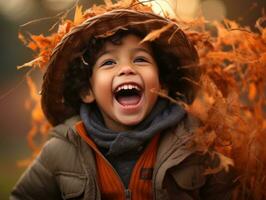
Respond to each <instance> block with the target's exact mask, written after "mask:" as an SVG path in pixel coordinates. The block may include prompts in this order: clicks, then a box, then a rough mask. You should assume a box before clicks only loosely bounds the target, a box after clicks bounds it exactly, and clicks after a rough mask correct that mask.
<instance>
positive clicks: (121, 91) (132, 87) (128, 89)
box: [114, 84, 142, 106]
mask: <svg viewBox="0 0 266 200" xmlns="http://www.w3.org/2000/svg"><path fill="white" fill-rule="evenodd" d="M114 96H115V99H116V101H117V102H118V103H119V104H121V105H123V106H132V105H137V104H138V103H139V102H140V100H141V97H142V88H141V87H140V86H139V85H136V84H124V85H120V86H119V87H117V88H116V90H115V91H114Z"/></svg>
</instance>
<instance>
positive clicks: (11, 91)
mask: <svg viewBox="0 0 266 200" xmlns="http://www.w3.org/2000/svg"><path fill="white" fill-rule="evenodd" d="M166 1H167V0H157V1H156V2H157V3H159V4H160V5H161V6H165V7H167V6H168V7H169V6H171V7H172V8H174V10H175V11H176V13H177V15H178V17H180V18H182V19H188V20H189V19H193V18H196V17H197V16H199V15H200V13H201V14H203V15H204V17H205V18H206V19H208V20H222V19H224V18H228V19H232V20H235V21H237V22H238V23H239V24H241V25H242V26H250V27H252V26H254V24H255V22H256V19H258V18H259V17H260V16H261V15H262V11H263V10H264V11H266V10H265V9H266V1H265V0H256V1H255V0H234V1H232V0H169V1H168V2H166ZM101 2H102V1H101V0H80V1H79V3H80V4H82V5H83V7H85V8H88V7H90V6H91V5H92V4H94V3H96V4H99V3H101ZM75 3H76V0H8V1H6V0H0V51H1V52H0V199H1V200H5V199H8V195H9V193H10V190H11V188H12V187H13V186H14V184H15V182H16V181H17V180H18V178H19V177H20V175H21V174H22V172H23V171H24V170H25V168H23V167H18V166H17V161H19V160H23V159H26V158H28V157H30V155H31V151H30V149H29V148H28V145H27V133H28V131H29V130H30V127H31V122H30V119H31V113H30V111H29V110H27V109H26V105H25V104H26V103H25V102H26V100H27V98H29V90H28V87H27V84H26V81H25V74H26V73H27V71H28V70H29V68H23V69H21V70H17V68H16V66H18V65H22V64H23V63H25V62H28V61H30V60H32V56H33V53H32V52H31V51H30V50H29V49H27V48H26V47H24V46H23V44H22V43H21V42H20V41H19V39H18V32H19V31H23V32H24V33H25V32H30V33H32V34H41V33H43V34H44V35H45V33H48V31H47V30H49V29H50V28H51V26H52V25H53V24H54V23H55V22H56V21H57V20H58V18H53V17H54V16H56V15H57V14H58V13H60V12H62V11H65V10H67V9H71V8H73V6H74V5H75ZM157 5H158V4H157ZM154 9H155V10H156V9H158V8H156V7H154ZM72 10H73V9H72ZM158 12H159V9H158ZM169 12H171V11H169ZM170 14H171V13H170ZM72 15H73V12H72ZM69 16H70V17H71V12H70V15H69ZM39 18H43V20H41V21H38V22H37V23H31V24H30V25H27V26H22V25H23V24H25V23H27V22H29V21H32V20H34V19H39ZM46 18H47V19H46ZM253 30H254V31H256V30H255V29H253ZM33 76H34V78H35V80H37V82H38V83H39V84H40V83H41V77H40V74H39V73H37V72H34V73H33Z"/></svg>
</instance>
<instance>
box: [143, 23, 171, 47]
mask: <svg viewBox="0 0 266 200" xmlns="http://www.w3.org/2000/svg"><path fill="white" fill-rule="evenodd" d="M173 25H174V24H173V23H170V24H167V25H166V26H164V27H162V28H160V29H157V30H154V31H152V32H150V33H149V34H148V35H146V37H145V38H143V39H142V40H141V42H140V44H142V43H144V42H146V41H154V40H155V39H156V38H159V37H160V35H161V34H162V33H163V32H165V31H167V30H168V29H169V28H171V27H172V26H173Z"/></svg>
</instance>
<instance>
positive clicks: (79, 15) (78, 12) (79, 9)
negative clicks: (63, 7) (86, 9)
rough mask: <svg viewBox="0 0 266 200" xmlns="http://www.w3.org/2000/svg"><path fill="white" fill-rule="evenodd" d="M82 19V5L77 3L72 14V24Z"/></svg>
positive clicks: (78, 22) (76, 23)
mask: <svg viewBox="0 0 266 200" xmlns="http://www.w3.org/2000/svg"><path fill="white" fill-rule="evenodd" d="M82 21H83V13H82V6H81V5H80V6H79V5H77V6H76V9H75V15H74V24H75V25H78V24H80V23H81V22H82Z"/></svg>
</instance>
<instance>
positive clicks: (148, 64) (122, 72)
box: [82, 35, 161, 131]
mask: <svg viewBox="0 0 266 200" xmlns="http://www.w3.org/2000/svg"><path fill="white" fill-rule="evenodd" d="M140 41H141V39H140V38H138V37H136V36H134V35H128V36H126V37H124V38H123V39H122V41H121V44H120V45H114V44H112V43H110V42H107V43H106V44H105V46H104V47H103V50H102V51H101V52H99V56H98V59H97V60H96V62H95V65H94V66H93V70H92V76H91V79H90V85H91V89H90V91H89V93H88V94H87V95H84V96H83V97H82V100H83V102H85V103H92V102H93V101H96V104H97V106H98V108H99V109H100V111H101V114H102V116H103V118H104V122H105V125H106V127H108V128H109V129H111V130H115V131H125V130H130V129H131V128H132V126H134V125H136V124H139V123H140V122H141V121H143V119H144V118H145V117H146V116H147V115H148V114H149V113H150V111H151V109H152V108H153V106H154V105H155V102H156V100H157V98H158V95H157V94H156V93H154V92H151V90H153V89H154V90H155V91H160V89H161V85H160V81H159V75H158V67H157V64H156V62H155V60H154V58H153V55H152V50H151V48H150V47H149V45H148V44H147V43H144V44H139V43H140ZM127 92H128V93H129V94H128V95H127V94H126V93H127ZM123 93H124V94H123ZM130 93H132V94H130Z"/></svg>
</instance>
